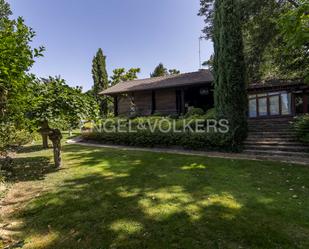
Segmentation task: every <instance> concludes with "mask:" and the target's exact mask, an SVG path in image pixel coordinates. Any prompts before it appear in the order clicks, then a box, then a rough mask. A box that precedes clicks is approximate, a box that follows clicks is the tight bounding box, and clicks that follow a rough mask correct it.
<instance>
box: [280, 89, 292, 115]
mask: <svg viewBox="0 0 309 249" xmlns="http://www.w3.org/2000/svg"><path fill="white" fill-rule="evenodd" d="M281 109H282V110H281V114H282V115H288V114H291V94H290V93H289V94H287V93H282V94H281Z"/></svg>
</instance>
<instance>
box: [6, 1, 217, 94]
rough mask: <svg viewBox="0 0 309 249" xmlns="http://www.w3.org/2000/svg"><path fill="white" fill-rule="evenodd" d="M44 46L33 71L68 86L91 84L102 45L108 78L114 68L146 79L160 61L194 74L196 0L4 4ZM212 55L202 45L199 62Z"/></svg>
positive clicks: (198, 30)
mask: <svg viewBox="0 0 309 249" xmlns="http://www.w3.org/2000/svg"><path fill="white" fill-rule="evenodd" d="M8 2H9V3H10V4H11V8H12V10H13V12H14V15H13V16H14V17H16V16H23V17H24V19H25V21H26V24H27V25H28V26H30V27H32V28H33V29H34V30H35V31H36V33H37V36H36V38H35V40H34V42H33V46H38V45H43V46H45V47H46V51H45V53H44V57H43V58H40V59H38V60H37V62H36V63H35V65H34V67H33V68H32V72H33V73H35V74H36V75H37V76H39V77H46V76H49V75H51V76H55V75H61V76H62V77H63V78H64V79H66V81H67V83H68V84H70V85H72V86H74V85H79V86H82V87H83V89H84V90H88V89H89V88H91V86H92V77H91V61H92V58H93V56H94V55H95V53H96V51H97V49H98V48H99V47H101V48H102V49H103V51H104V54H105V55H106V56H107V70H108V72H109V75H111V72H112V70H113V69H114V68H119V67H124V68H127V69H128V68H130V67H140V68H141V73H140V74H139V78H147V77H149V74H150V72H152V71H153V69H154V68H155V66H156V65H157V64H158V63H159V62H163V63H164V65H165V66H166V67H167V68H177V69H179V70H180V71H181V72H191V71H196V70H198V67H199V59H198V37H199V36H200V35H201V29H202V27H203V20H202V18H201V17H198V16H197V12H198V9H199V0H155V1H154V0H78V1H76V0H44V1H40V0H8ZM212 51H213V48H212V44H211V43H210V42H209V41H203V42H202V60H206V59H208V58H209V57H210V55H211V53H212Z"/></svg>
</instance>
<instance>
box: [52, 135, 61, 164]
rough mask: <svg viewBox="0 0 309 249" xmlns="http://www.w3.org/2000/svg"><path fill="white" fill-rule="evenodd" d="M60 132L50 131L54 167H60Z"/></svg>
mask: <svg viewBox="0 0 309 249" xmlns="http://www.w3.org/2000/svg"><path fill="white" fill-rule="evenodd" d="M61 138H62V135H61V132H60V130H58V129H51V131H50V134H49V139H50V140H51V141H52V143H53V151H54V162H55V167H56V168H60V167H61Z"/></svg>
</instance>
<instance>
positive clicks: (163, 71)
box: [150, 63, 180, 78]
mask: <svg viewBox="0 0 309 249" xmlns="http://www.w3.org/2000/svg"><path fill="white" fill-rule="evenodd" d="M176 74H180V71H179V70H177V69H169V70H167V68H165V67H164V65H163V63H159V65H158V66H156V68H155V69H154V71H153V73H151V74H150V77H151V78H153V77H160V76H167V75H176Z"/></svg>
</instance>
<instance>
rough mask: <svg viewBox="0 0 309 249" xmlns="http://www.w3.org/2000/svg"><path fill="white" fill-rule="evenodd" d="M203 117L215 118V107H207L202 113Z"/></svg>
mask: <svg viewBox="0 0 309 249" xmlns="http://www.w3.org/2000/svg"><path fill="white" fill-rule="evenodd" d="M204 119H216V110H215V108H212V109H209V110H208V111H207V112H206V114H205V115H204Z"/></svg>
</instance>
